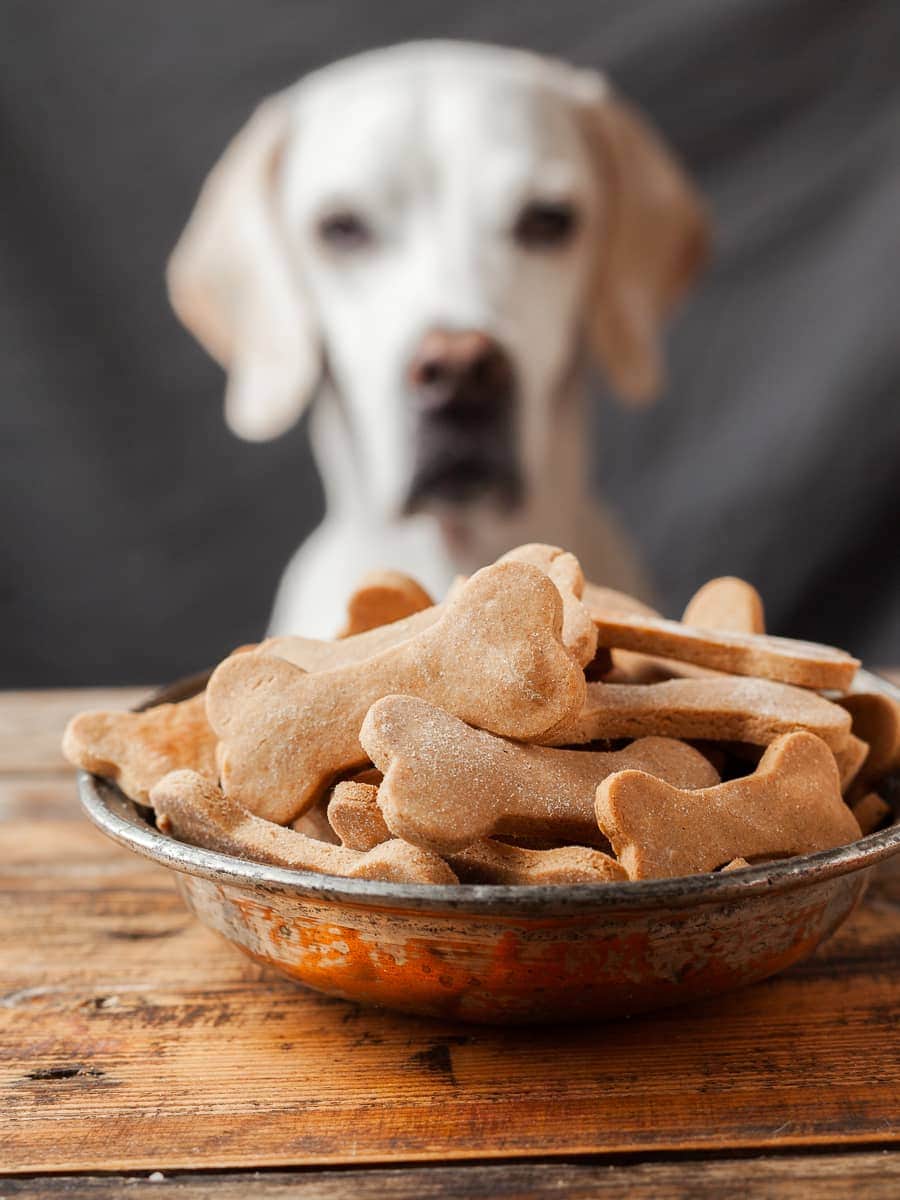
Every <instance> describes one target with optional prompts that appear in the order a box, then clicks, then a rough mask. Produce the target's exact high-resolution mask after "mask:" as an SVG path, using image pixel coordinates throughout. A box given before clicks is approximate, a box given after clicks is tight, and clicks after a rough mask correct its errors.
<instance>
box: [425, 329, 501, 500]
mask: <svg viewBox="0 0 900 1200" xmlns="http://www.w3.org/2000/svg"><path fill="white" fill-rule="evenodd" d="M408 384H409V388H410V395H411V402H412V410H413V420H412V427H413V441H414V454H413V476H412V482H411V484H410V487H409V492H408V494H407V498H406V502H405V504H404V511H405V512H407V513H414V512H421V511H423V510H425V509H428V508H430V507H442V508H446V507H447V506H461V505H465V504H471V503H473V502H475V501H478V500H490V501H493V502H494V503H495V504H497V505H499V506H500V507H503V508H507V509H508V508H514V507H515V506H516V505H517V504H518V503H519V502H520V500H521V498H522V493H523V482H522V474H521V471H520V468H519V465H518V455H517V451H516V445H517V437H516V416H517V412H516V399H515V392H516V386H515V377H514V373H513V369H512V363H511V362H510V359H509V355H508V354H507V353H506V351H505V350H504V349H503V347H502V346H501V345H500V344H499V343H498V342H497V341H495V340H494V339H493V338H491V337H489V336H488V335H487V334H485V333H481V332H480V331H478V330H453V331H451V330H443V329H436V330H432V331H431V332H430V333H428V334H426V335H425V337H424V338H423V339H422V341H421V343H420V345H419V347H418V350H417V351H416V354H415V355H414V357H413V360H412V363H411V364H410V368H409V372H408Z"/></svg>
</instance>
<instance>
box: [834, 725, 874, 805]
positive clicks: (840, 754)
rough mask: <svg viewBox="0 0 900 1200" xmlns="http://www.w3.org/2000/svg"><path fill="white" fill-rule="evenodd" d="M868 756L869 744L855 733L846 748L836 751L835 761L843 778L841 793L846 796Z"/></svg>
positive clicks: (848, 740) (851, 735)
mask: <svg viewBox="0 0 900 1200" xmlns="http://www.w3.org/2000/svg"><path fill="white" fill-rule="evenodd" d="M868 756H869V746H868V743H867V742H864V741H863V740H862V738H858V737H856V735H855V734H853V733H851V734H850V737H849V738H848V739H847V743H846V745H845V746H842V747H841V748H840V749H839V750H835V751H834V761H835V762H836V763H837V768H838V774H839V775H840V777H841V791H842V792H843V793H844V794H845V795H846V793H847V791H848V790H849V788H850V786H851V784H852V783H853V782H854V781H855V780H856V778H857V776H858V775H859V773H860V771H861V770H862V768H863V766H864V765H865V763H866V760H867V759H868Z"/></svg>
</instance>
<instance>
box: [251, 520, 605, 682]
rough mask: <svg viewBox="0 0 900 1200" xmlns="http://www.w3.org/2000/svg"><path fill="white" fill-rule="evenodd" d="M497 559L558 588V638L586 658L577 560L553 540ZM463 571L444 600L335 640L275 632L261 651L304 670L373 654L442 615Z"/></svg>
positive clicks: (592, 640)
mask: <svg viewBox="0 0 900 1200" xmlns="http://www.w3.org/2000/svg"><path fill="white" fill-rule="evenodd" d="M500 562H528V563H531V564H532V566H536V567H538V568H539V569H540V570H542V571H543V572H544V573H545V574H546V575H547V576H548V577H549V578H550V579H551V580H552V581H553V582H554V583H555V584H556V585H557V588H558V589H559V593H560V596H561V597H562V600H563V628H562V641H563V645H565V646H567V647H568V648H569V649H570V650H571V651H572V653H573V654H574V655H575V657H576V658H577V660H578V662H579V664H580V665H581V666H585V665H586V664H587V663H589V662H590V661H591V658H592V657H593V655H594V651H595V650H596V642H597V638H596V633H595V631H594V629H593V628H592V626H593V622H592V621H590V620H589V614H587V612H586V611H584V610H583V609H582V606H581V604H580V602H579V600H578V598H577V592H578V588H579V587H580V580H581V568H580V567H579V565H578V560H577V559H576V558H575V557H574V556H573V555H571V554H566V553H565V552H564V551H562V550H559V549H558V547H556V546H545V545H542V544H540V543H535V544H533V545H527V546H520V547H518V548H517V549H516V550H510V552H509V553H508V554H506V555H504V557H503V558H502V559H500ZM467 582H468V581H467V580H466V578H465V576H460V577H459V578H458V579H457V580H456V582H455V583H454V585H453V587H452V588H451V589H450V592H449V594H448V596H447V599H446V601H445V602H444V604H436V605H433V606H432V607H431V608H425V609H422V610H421V611H420V612H416V613H414V614H413V615H412V616H409V617H404V618H403V619H402V620H396V621H392V622H391V624H389V625H381V626H379V627H378V628H376V629H370V630H368V631H367V632H366V633H358V634H356V635H355V636H353V637H344V638H341V639H340V640H339V641H337V642H323V641H318V640H316V639H315V638H301V637H275V638H268V639H267V640H266V641H265V642H263V643H262V644H261V645H260V647H259V651H260V653H261V654H267V655H274V656H276V657H278V658H283V659H285V660H286V661H287V662H291V663H293V664H294V665H295V666H297V667H302V668H303V670H304V671H327V670H330V669H332V668H334V667H340V666H346V665H347V664H348V663H356V662H363V661H364V660H365V659H368V658H372V657H374V656H375V655H376V654H381V653H382V652H383V651H385V650H388V649H390V648H391V647H392V646H397V645H399V644H400V643H401V642H405V641H408V640H409V639H410V638H411V637H414V636H415V635H416V634H419V633H422V632H423V630H425V629H428V628H429V627H430V626H432V625H434V623H435V622H436V621H437V620H438V619H439V618H440V617H441V615H442V613H443V612H444V611H445V610H446V609H447V607H448V606H449V605H450V604H451V603H452V602H453V601H454V600H455V599H456V598H457V597H458V596H459V594H460V592H461V590H462V589H463V588H464V587H465V586H466V583H467Z"/></svg>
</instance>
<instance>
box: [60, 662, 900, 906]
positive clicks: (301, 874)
mask: <svg viewBox="0 0 900 1200" xmlns="http://www.w3.org/2000/svg"><path fill="white" fill-rule="evenodd" d="M209 674H210V672H202V673H200V674H197V675H192V676H189V677H186V678H184V679H181V680H178V681H176V682H175V683H173V684H171V685H169V686H168V687H165V688H162V689H161V690H158V691H156V692H154V693H153V694H152V695H151V696H149V697H148V699H147V700H146V701H145V702H144V703H142V704H140V705H139V706H138V709H137V711H141V710H143V709H146V708H151V707H153V706H154V705H156V704H164V703H172V702H175V701H178V700H183V699H187V698H188V697H190V696H192V695H195V694H196V693H197V692H198V691H200V689H201V688H202V687H203V686H205V683H206V680H207V679H208V678H209ZM851 690H853V691H876V692H882V693H883V694H885V695H888V696H890V697H891V698H892V699H894V700H897V701H898V702H900V688H897V687H895V686H894V685H893V684H892V683H890V682H889V681H888V680H886V679H884V678H882V677H881V676H879V675H877V674H874V673H873V672H871V671H867V670H862V669H861V670H860V671H858V672H857V676H856V679H855V680H854V685H853V688H852V689H851ZM78 794H79V799H80V801H81V806H82V808H83V810H84V812H85V814H86V815H87V816H88V818H89V819H90V820H91V821H92V822H93V823H94V825H96V826H97V827H98V828H99V829H100V830H101V831H102V832H103V833H105V834H106V835H107V836H108V837H110V838H112V840H113V841H115V842H118V843H119V844H120V845H122V846H125V847H127V848H128V849H130V850H132V851H134V852H135V853H137V854H139V855H141V856H142V857H144V858H148V859H151V860H152V861H154V862H157V863H159V864H160V865H161V866H165V867H168V868H170V869H171V870H174V871H176V872H178V873H179V874H182V875H192V876H198V877H200V878H202V879H207V880H210V881H212V882H214V883H219V884H230V885H233V886H236V887H243V888H245V889H246V888H250V889H252V890H257V891H259V890H261V891H264V892H268V893H272V894H283V895H289V896H294V897H297V898H305V899H309V900H319V901H325V902H334V901H338V902H341V903H345V904H350V905H355V906H359V907H365V908H382V909H384V908H398V909H419V910H423V911H427V912H429V913H436V914H439V913H447V914H454V913H463V912H464V913H467V914H472V915H477V914H486V915H490V916H501V915H510V916H517V917H518V916H529V917H532V918H541V917H544V918H551V917H555V916H564V915H572V914H574V913H598V912H603V913H604V914H607V913H611V912H627V911H640V910H646V909H657V908H694V907H697V908H700V907H704V906H705V905H708V904H723V903H736V902H740V901H742V900H748V899H750V898H751V897H754V896H758V895H760V894H766V895H771V894H773V893H781V892H787V891H793V890H795V889H797V888H801V887H805V886H811V885H813V884H816V883H822V882H825V881H826V880H830V879H835V878H837V877H839V876H843V875H849V874H852V873H854V872H857V871H862V870H866V869H868V868H870V867H873V866H875V865H876V864H877V863H879V862H883V861H884V860H886V859H888V858H890V857H892V856H893V855H894V854H897V853H898V852H900V822H897V821H896V820H895V822H894V824H892V825H890V826H888V827H887V828H886V829H883V830H881V831H879V832H876V833H872V834H869V835H868V836H867V837H864V838H861V839H859V840H858V841H856V842H851V843H850V844H849V845H847V846H838V847H836V848H835V849H832V850H820V851H817V852H816V853H815V854H805V855H798V856H796V857H794V858H787V859H782V860H779V861H777V862H773V863H764V864H762V865H760V866H758V867H747V868H744V869H742V870H740V871H734V872H728V873H726V874H722V873H721V872H720V873H703V874H697V875H684V876H679V877H677V878H672V879H647V880H633V881H627V882H622V883H578V884H543V885H541V884H514V885H513V884H487V883H484V884H472V883H460V884H424V883H388V882H384V881H381V880H369V879H346V878H343V877H341V876H337V875H324V874H318V873H315V872H312V871H294V870H289V869H287V868H285V867H275V866H270V865H268V864H266V863H257V862H250V861H248V860H246V859H240V858H235V857H232V856H231V855H227V854H220V853H218V852H217V851H213V850H205V849H203V848H202V847H200V846H191V845H189V844H188V843H186V842H179V841H178V840H177V839H175V838H173V837H170V836H169V835H167V834H164V833H160V831H159V830H157V829H156V828H154V827H153V826H152V825H150V824H149V823H148V821H147V820H146V817H145V816H144V815H143V814H144V813H145V812H146V809H144V806H142V805H140V804H138V803H136V802H135V801H132V800H129V799H128V798H127V797H125V796H124V795H123V793H122V792H121V791H120V790H119V789H118V788H117V787H116V786H115V784H113V783H110V782H109V781H108V780H105V779H102V778H101V777H99V776H95V775H91V774H90V773H89V772H87V771H79V772H78Z"/></svg>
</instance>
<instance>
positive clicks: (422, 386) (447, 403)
mask: <svg viewBox="0 0 900 1200" xmlns="http://www.w3.org/2000/svg"><path fill="white" fill-rule="evenodd" d="M409 383H410V386H411V388H412V392H413V397H414V400H415V403H416V405H417V407H418V408H419V411H420V412H421V413H422V414H423V415H426V414H427V415H431V416H447V417H458V418H463V419H465V418H466V417H471V418H475V419H478V417H479V416H481V418H482V419H489V418H490V417H491V416H492V415H494V414H495V413H496V412H497V410H498V409H502V408H505V407H506V406H507V405H508V404H509V402H510V399H511V396H512V390H513V372H512V365H511V363H510V361H509V357H508V355H507V353H506V351H505V350H504V349H503V347H502V346H501V345H500V344H499V342H497V341H495V339H494V338H492V337H490V336H489V335H488V334H486V333H482V332H481V331H480V330H477V329H460V330H450V329H432V330H431V331H430V332H429V333H426V334H425V336H424V337H423V339H422V341H421V342H420V343H419V346H418V349H417V350H416V353H415V355H414V356H413V360H412V362H411V363H410V366H409Z"/></svg>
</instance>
